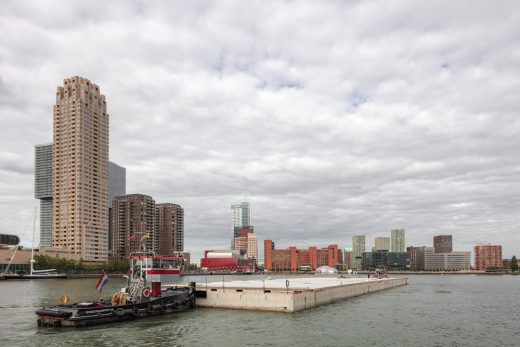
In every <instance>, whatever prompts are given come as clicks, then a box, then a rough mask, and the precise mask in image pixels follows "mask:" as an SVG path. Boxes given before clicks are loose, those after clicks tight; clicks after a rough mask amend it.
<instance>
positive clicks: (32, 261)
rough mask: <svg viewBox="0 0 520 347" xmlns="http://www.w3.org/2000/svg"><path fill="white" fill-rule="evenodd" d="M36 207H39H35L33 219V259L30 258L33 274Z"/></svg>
mask: <svg viewBox="0 0 520 347" xmlns="http://www.w3.org/2000/svg"><path fill="white" fill-rule="evenodd" d="M36 209H37V207H35V208H34V219H33V235H32V247H31V260H30V263H31V275H32V274H33V271H34V234H35V233H36Z"/></svg>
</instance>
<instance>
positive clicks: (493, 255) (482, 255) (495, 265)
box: [474, 245, 502, 271]
mask: <svg viewBox="0 0 520 347" xmlns="http://www.w3.org/2000/svg"><path fill="white" fill-rule="evenodd" d="M474 249H475V269H477V270H480V271H486V270H487V269H500V268H502V246H501V245H478V246H475V248H474Z"/></svg>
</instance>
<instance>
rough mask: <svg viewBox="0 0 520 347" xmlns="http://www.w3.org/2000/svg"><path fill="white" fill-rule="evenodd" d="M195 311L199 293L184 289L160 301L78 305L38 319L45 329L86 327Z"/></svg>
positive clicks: (48, 311) (55, 308)
mask: <svg viewBox="0 0 520 347" xmlns="http://www.w3.org/2000/svg"><path fill="white" fill-rule="evenodd" d="M191 307H195V291H194V290H193V289H192V288H189V287H181V288H175V289H174V288H172V289H169V290H166V291H164V292H163V295H162V296H161V297H159V298H154V299H150V300H148V301H144V302H139V303H128V304H126V305H120V306H104V307H87V308H78V307H77V304H73V305H57V306H53V307H45V308H43V309H40V310H37V311H36V315H37V316H38V320H37V323H38V326H41V327H64V326H72V327H83V326H90V325H96V324H106V323H112V322H121V321H126V320H132V319H138V318H144V317H149V316H153V315H159V314H167V313H173V312H177V311H181V310H184V309H188V308H191Z"/></svg>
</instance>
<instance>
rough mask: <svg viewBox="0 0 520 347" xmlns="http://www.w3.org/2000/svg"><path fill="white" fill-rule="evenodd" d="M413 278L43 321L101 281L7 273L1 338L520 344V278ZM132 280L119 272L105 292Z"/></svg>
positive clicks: (38, 342) (110, 342) (10, 341)
mask: <svg viewBox="0 0 520 347" xmlns="http://www.w3.org/2000/svg"><path fill="white" fill-rule="evenodd" d="M255 277H256V276H255ZM247 278H253V276H251V277H247ZM194 279H196V280H197V281H199V282H204V281H206V278H205V277H202V278H201V277H199V278H195V277H191V278H190V280H194ZM231 279H233V277H226V278H225V280H231ZM235 279H236V276H235ZM240 279H244V277H241V278H240ZM207 280H208V282H210V281H222V276H208V277H207ZM408 282H409V285H407V286H402V287H398V288H393V289H389V290H386V291H384V292H379V293H373V294H368V295H365V296H360V297H356V298H352V299H348V300H344V301H340V302H337V303H334V304H330V305H325V306H320V307H316V308H314V309H310V310H306V311H302V312H297V313H292V314H291V313H275V312H259V311H241V310H227V309H208V308H206V309H202V308H199V309H194V310H190V311H184V312H179V313H175V314H170V315H163V316H157V317H150V318H144V319H141V320H136V321H130V322H125V323H117V324H112V325H105V326H96V327H90V328H79V329H78V328H62V329H48V328H47V329H43V328H38V327H37V325H36V317H35V314H34V311H35V310H36V309H37V308H39V307H41V306H43V305H46V304H54V303H57V301H58V298H59V297H60V296H61V295H65V294H66V295H69V296H71V299H72V301H81V300H88V299H92V298H98V297H100V294H99V293H98V292H96V291H95V289H94V286H95V283H96V279H75V280H40V281H35V280H32V281H2V282H0V346H48V347H50V346H67V347H70V346H520V276H478V275H445V276H439V275H415V276H413V275H412V276H409V280H408ZM124 284H125V282H124V280H123V279H118V278H111V279H110V281H109V283H108V285H107V286H106V287H105V288H104V289H103V293H104V294H103V296H105V297H107V296H110V294H111V293H113V292H114V291H115V290H116V289H119V288H121V287H123V286H124Z"/></svg>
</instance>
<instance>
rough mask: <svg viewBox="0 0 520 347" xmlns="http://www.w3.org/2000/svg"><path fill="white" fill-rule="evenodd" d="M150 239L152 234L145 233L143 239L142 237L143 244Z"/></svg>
mask: <svg viewBox="0 0 520 347" xmlns="http://www.w3.org/2000/svg"><path fill="white" fill-rule="evenodd" d="M149 238H150V233H144V235H143V237H141V242H143V241H144V240H145V239H149Z"/></svg>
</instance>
